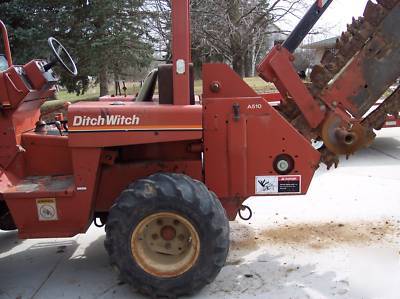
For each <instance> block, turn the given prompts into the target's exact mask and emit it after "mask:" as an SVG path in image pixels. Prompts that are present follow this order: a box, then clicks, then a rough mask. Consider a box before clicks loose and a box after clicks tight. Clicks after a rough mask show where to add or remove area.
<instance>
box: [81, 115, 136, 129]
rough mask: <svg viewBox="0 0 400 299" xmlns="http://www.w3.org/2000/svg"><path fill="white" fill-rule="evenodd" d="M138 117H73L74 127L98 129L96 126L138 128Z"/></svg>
mask: <svg viewBox="0 0 400 299" xmlns="http://www.w3.org/2000/svg"><path fill="white" fill-rule="evenodd" d="M139 124H140V117H139V116H136V115H133V116H131V117H127V116H122V115H107V116H106V117H103V116H100V115H99V116H98V117H89V116H75V117H74V121H73V126H74V127H98V126H138V125H139Z"/></svg>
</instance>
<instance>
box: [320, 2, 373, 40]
mask: <svg viewBox="0 0 400 299" xmlns="http://www.w3.org/2000/svg"><path fill="white" fill-rule="evenodd" d="M367 2H368V0H334V1H333V2H332V4H331V5H330V7H329V8H328V9H327V11H326V12H325V15H324V16H323V17H322V18H321V20H320V22H321V23H319V24H318V25H320V26H321V25H323V24H324V22H325V23H328V26H329V27H330V30H329V31H332V32H331V33H332V34H336V35H339V34H340V33H341V32H342V31H344V30H346V24H349V23H351V20H352V17H359V16H361V15H362V14H363V12H364V9H365V6H366V4H367ZM318 25H317V26H318Z"/></svg>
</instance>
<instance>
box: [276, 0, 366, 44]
mask: <svg viewBox="0 0 400 299" xmlns="http://www.w3.org/2000/svg"><path fill="white" fill-rule="evenodd" d="M314 1H315V0H308V2H309V3H310V6H311V5H312V4H313V3H314ZM367 2H368V0H333V2H332V4H331V5H330V6H329V8H328V9H327V10H326V12H325V14H324V15H323V16H322V17H321V19H320V20H319V22H318V23H317V24H316V26H315V28H317V31H318V32H322V33H321V34H318V35H310V36H309V37H308V38H306V40H305V42H306V43H309V42H314V41H318V40H321V39H326V38H330V37H334V36H339V35H340V34H341V33H342V32H343V31H345V30H346V25H347V24H349V23H351V22H352V17H356V18H357V17H359V16H361V15H362V14H363V12H364V9H365V6H366V4H367ZM305 12H306V11H304V13H305ZM297 22H298V20H297V19H286V20H285V21H284V23H283V24H279V26H281V28H284V29H287V30H291V29H293V28H294V26H295V25H296V24H297Z"/></svg>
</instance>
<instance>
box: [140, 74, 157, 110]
mask: <svg viewBox="0 0 400 299" xmlns="http://www.w3.org/2000/svg"><path fill="white" fill-rule="evenodd" d="M157 75H158V70H157V69H154V70H152V71H151V72H150V73H149V74H148V75H147V77H146V79H144V82H143V86H142V88H141V89H140V91H139V94H138V96H137V97H136V102H151V101H153V96H154V91H155V90H156V84H157Z"/></svg>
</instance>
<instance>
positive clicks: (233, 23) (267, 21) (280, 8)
mask: <svg viewBox="0 0 400 299" xmlns="http://www.w3.org/2000/svg"><path fill="white" fill-rule="evenodd" d="M305 2H306V0H293V1H292V0H221V1H216V0H192V1H191V10H192V40H193V54H194V55H193V60H194V62H195V64H196V65H199V64H201V63H203V62H210V61H223V62H227V63H230V64H231V65H232V67H233V69H234V70H235V71H236V72H237V73H238V74H240V75H241V76H245V75H246V76H249V75H253V73H254V65H255V64H256V63H258V62H259V61H260V59H261V58H262V57H263V55H265V52H266V51H267V50H269V49H265V44H266V43H267V39H268V38H269V37H271V36H272V35H274V34H276V33H282V32H283V31H282V30H281V29H279V27H277V26H276V23H278V22H279V21H281V20H282V19H284V18H285V17H287V16H289V15H290V16H292V15H295V14H296V13H297V12H298V11H299V10H300V9H301V8H303V7H304V3H305ZM145 3H146V5H145V6H144V7H145V8H149V9H150V10H152V14H151V15H153V16H156V17H154V18H153V19H152V21H153V23H154V26H153V30H154V31H155V32H157V33H158V37H159V38H160V40H161V42H160V45H163V46H164V45H165V48H164V49H163V50H164V52H167V53H168V50H169V44H168V42H169V39H170V35H168V34H165V33H161V31H160V29H162V30H163V31H165V30H169V29H170V24H168V22H167V20H166V19H165V16H166V14H165V12H166V11H168V9H169V8H170V4H169V0H146V2H145ZM157 12H158V14H157ZM168 17H169V16H168ZM166 39H168V40H166Z"/></svg>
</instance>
